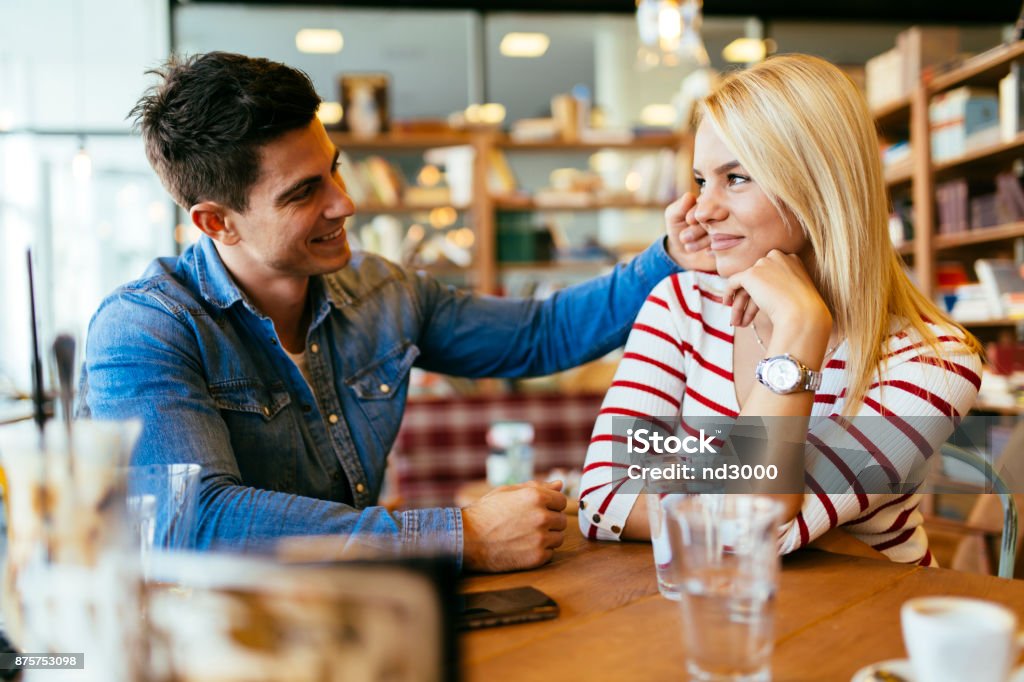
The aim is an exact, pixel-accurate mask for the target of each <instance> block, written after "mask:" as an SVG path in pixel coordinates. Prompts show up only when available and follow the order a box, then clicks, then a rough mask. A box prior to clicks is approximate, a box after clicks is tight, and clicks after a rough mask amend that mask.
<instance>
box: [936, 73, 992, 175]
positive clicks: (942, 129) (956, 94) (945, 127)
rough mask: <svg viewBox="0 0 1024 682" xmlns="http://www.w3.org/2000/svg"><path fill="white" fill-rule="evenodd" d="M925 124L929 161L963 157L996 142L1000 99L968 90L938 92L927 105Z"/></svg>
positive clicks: (979, 91)
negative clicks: (928, 142)
mask: <svg viewBox="0 0 1024 682" xmlns="http://www.w3.org/2000/svg"><path fill="white" fill-rule="evenodd" d="M928 123H929V128H930V130H931V145H932V148H931V149H932V160H934V161H943V160H946V159H952V158H956V157H958V156H962V155H963V154H964V153H965V152H967V151H969V150H971V149H977V148H980V147H984V146H986V145H990V144H994V143H996V142H998V141H999V97H998V96H997V95H996V92H995V91H994V90H990V89H986V88H974V87H970V86H963V87H960V88H956V89H955V90H949V91H948V92H941V93H939V94H937V95H935V96H934V97H932V100H931V102H930V103H929V105H928Z"/></svg>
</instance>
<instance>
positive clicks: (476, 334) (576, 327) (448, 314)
mask: <svg viewBox="0 0 1024 682" xmlns="http://www.w3.org/2000/svg"><path fill="white" fill-rule="evenodd" d="M679 271H680V268H679V266H678V265H677V264H676V263H675V261H673V260H672V258H671V257H670V256H669V255H668V253H667V252H666V250H665V243H664V238H663V239H659V240H658V241H657V242H655V243H654V244H652V245H651V246H650V247H648V248H647V249H646V250H645V251H644V252H643V253H641V254H640V255H638V256H637V257H636V258H634V259H633V260H632V261H631V262H630V263H628V264H624V265H618V266H616V267H615V268H614V269H613V270H612V272H610V273H608V274H606V275H604V276H602V277H597V278H595V279H592V280H590V281H587V282H584V283H582V284H578V285H576V286H572V287H568V288H566V289H563V290H562V291H559V292H557V293H555V294H554V295H553V296H551V297H550V298H547V299H545V300H537V299H513V298H500V297H495V296H479V295H473V294H469V293H466V292H463V291H459V290H456V289H454V288H453V287H446V286H443V285H441V284H439V283H437V282H436V281H435V280H433V279H431V278H429V277H427V276H425V275H419V276H417V277H416V278H415V280H414V282H413V286H414V287H415V288H416V296H417V297H418V298H419V300H420V301H421V302H422V315H423V318H424V319H423V325H422V329H421V336H420V338H419V340H418V343H419V346H420V350H421V352H422V355H421V356H420V358H419V361H418V363H417V364H419V366H421V367H423V368H424V369H428V370H431V371H435V372H442V373H445V374H452V375H457V376H466V377H484V376H494V377H519V376H537V375H543V374H550V373H552V372H557V371H561V370H563V369H568V368H570V367H575V366H577V365H580V364H582V363H584V362H588V361H590V360H594V359H596V358H598V357H600V356H602V355H604V354H605V353H608V352H609V351H611V350H614V349H615V348H618V347H619V346H621V345H622V344H624V343H625V341H626V337H627V336H628V334H629V330H630V328H631V326H632V324H633V320H634V318H635V317H636V314H637V312H639V310H640V306H641V305H642V304H643V302H644V300H646V298H647V295H648V293H650V291H651V290H652V289H654V287H655V286H656V285H657V284H658V282H660V281H661V280H662V279H664V278H665V277H667V276H669V275H671V274H674V273H677V272H679Z"/></svg>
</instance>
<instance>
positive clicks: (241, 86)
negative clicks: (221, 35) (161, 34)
mask: <svg viewBox="0 0 1024 682" xmlns="http://www.w3.org/2000/svg"><path fill="white" fill-rule="evenodd" d="M150 73H153V74H156V75H158V76H160V77H161V78H162V82H161V83H159V84H158V85H155V86H154V87H152V88H150V89H149V90H148V91H147V92H146V94H145V95H144V96H143V97H142V98H141V99H140V100H139V102H138V103H137V104H136V105H135V108H134V109H132V111H131V113H130V114H129V117H133V118H134V121H135V125H136V126H138V128H140V129H141V131H142V138H143V140H144V142H145V144H146V156H147V157H148V158H149V162H150V164H152V166H153V169H154V170H156V172H157V175H159V176H160V179H161V181H162V182H163V184H164V187H165V188H166V189H167V191H168V192H170V194H171V196H172V197H174V200H175V201H176V202H178V204H179V205H180V206H182V207H183V208H185V209H186V210H187V209H188V208H189V207H191V206H194V205H195V204H197V203H199V202H201V201H216V202H218V203H220V204H223V205H225V206H227V207H228V208H230V209H232V210H234V211H239V212H241V211H245V210H246V209H247V208H248V199H249V190H250V189H251V188H252V186H253V185H254V184H256V182H257V181H258V180H259V171H260V157H259V147H260V146H261V145H264V144H266V143H268V142H270V141H272V140H274V139H275V138H278V137H280V136H281V135H283V134H285V133H287V132H289V131H292V130H297V129H299V128H304V127H306V126H307V125H309V123H310V122H311V121H312V120H313V117H314V116H316V110H317V107H319V105H320V97H319V96H318V95H317V94H316V90H315V89H314V88H313V83H312V82H311V81H310V79H309V76H307V75H306V74H305V73H303V72H302V71H299V70H298V69H293V68H291V67H290V66H285V65H284V64H280V63H278V62H272V61H270V60H269V59H259V58H254V57H246V56H244V55H240V54H230V53H227V52H208V53H206V54H200V55H195V56H192V57H188V58H185V59H179V58H176V57H171V59H169V60H168V61H167V62H166V63H165V64H164V65H163V67H162V68H159V69H154V70H153V71H150Z"/></svg>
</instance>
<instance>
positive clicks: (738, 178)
mask: <svg viewBox="0 0 1024 682" xmlns="http://www.w3.org/2000/svg"><path fill="white" fill-rule="evenodd" d="M727 177H728V178H729V184H730V185H742V184H743V183H745V182H750V178H748V177H747V176H745V175H737V174H736V173H729V175H728V176H727Z"/></svg>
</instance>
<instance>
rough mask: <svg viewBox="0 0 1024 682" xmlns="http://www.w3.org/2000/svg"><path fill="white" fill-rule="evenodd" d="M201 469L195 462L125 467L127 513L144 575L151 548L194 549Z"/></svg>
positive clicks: (147, 572)
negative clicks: (126, 469)
mask: <svg viewBox="0 0 1024 682" xmlns="http://www.w3.org/2000/svg"><path fill="white" fill-rule="evenodd" d="M201 470H202V467H200V466H199V465H198V464H150V465H145V466H133V467H129V468H128V516H129V520H130V526H131V534H132V536H133V537H134V539H135V540H136V541H137V542H138V547H139V551H140V557H141V559H142V568H143V575H144V576H148V575H149V564H150V562H151V558H152V554H153V552H154V551H160V550H188V549H194V548H195V544H196V506H197V501H198V498H199V473H200V471H201Z"/></svg>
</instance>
